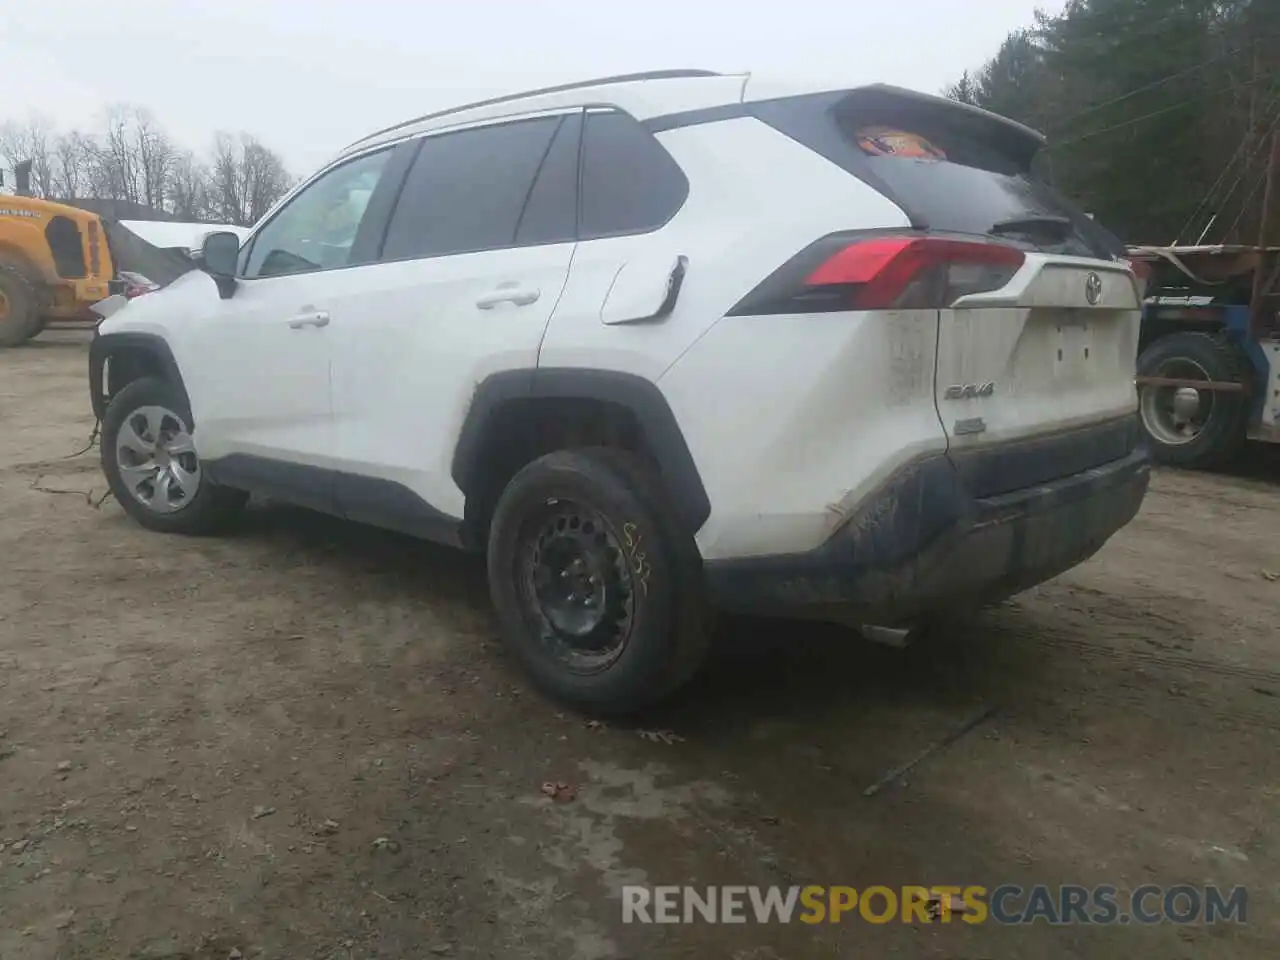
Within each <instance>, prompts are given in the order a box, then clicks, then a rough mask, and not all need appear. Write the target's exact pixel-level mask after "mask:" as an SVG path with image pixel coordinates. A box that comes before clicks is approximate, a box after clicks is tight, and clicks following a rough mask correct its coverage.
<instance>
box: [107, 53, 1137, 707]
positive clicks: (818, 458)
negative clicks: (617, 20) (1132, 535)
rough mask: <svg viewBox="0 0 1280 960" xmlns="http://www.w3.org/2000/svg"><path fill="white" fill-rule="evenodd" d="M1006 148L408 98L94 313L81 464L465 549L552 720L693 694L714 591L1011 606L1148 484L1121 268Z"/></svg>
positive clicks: (833, 603) (866, 99) (136, 492)
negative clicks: (191, 266) (548, 702)
mask: <svg viewBox="0 0 1280 960" xmlns="http://www.w3.org/2000/svg"><path fill="white" fill-rule="evenodd" d="M1041 146H1042V140H1041V138H1040V137H1039V135H1038V134H1036V133H1035V132H1033V131H1031V130H1028V129H1026V128H1025V127H1022V126H1020V125H1017V124H1015V123H1012V122H1010V121H1008V120H1005V119H1002V118H1000V117H997V116H994V115H991V114H989V113H985V112H983V111H980V110H976V109H973V108H970V107H967V106H963V105H960V104H957V103H953V102H950V101H947V100H942V99H939V98H935V97H930V96H926V95H922V94H918V93H914V92H911V91H907V90H901V89H897V88H892V87H886V86H879V85H877V86H867V87H859V88H856V89H845V90H835V91H829V90H828V91H820V92H804V91H799V92H797V91H796V90H794V89H791V90H786V89H782V88H775V87H771V86H769V85H768V84H767V83H766V82H765V81H763V80H761V79H759V78H753V77H751V76H747V75H738V76H724V75H718V74H712V73H706V72H702V71H669V72H663V73H655V74H645V75H638V76H629V77H619V78H613V79H608V80H600V81H593V82H591V83H583V84H574V85H569V86H564V87H558V88H554V89H549V90H539V91H535V92H532V93H528V94H523V95H520V96H513V97H504V98H501V99H497V100H491V101H487V102H485V103H479V104H474V105H470V106H466V107H460V108H458V109H456V110H449V111H445V112H442V113H437V114H432V115H430V116H426V117H422V118H419V119H416V120H410V121H407V122H405V123H403V124H400V125H398V126H396V127H393V128H391V129H388V130H384V131H381V132H379V133H375V134H373V135H371V136H369V137H368V138H366V139H364V140H361V141H359V142H358V143H355V144H353V145H352V146H350V147H348V148H347V149H346V150H345V151H343V153H342V154H341V155H340V156H339V157H338V158H337V159H335V160H334V161H333V162H332V163H331V164H329V165H328V166H327V167H325V168H324V169H323V170H321V171H320V172H318V173H317V174H315V175H314V176H312V177H311V178H310V179H308V180H306V181H305V182H304V183H303V184H302V185H301V186H299V187H298V188H297V189H295V190H294V191H293V192H292V193H291V194H290V195H289V196H288V197H286V198H285V199H284V200H283V201H282V202H281V203H280V204H278V205H277V206H276V208H275V209H274V210H273V211H272V212H271V213H270V214H269V215H268V216H267V217H265V218H264V219H263V220H262V222H260V223H259V224H258V225H257V226H256V227H255V229H254V230H253V231H252V233H251V235H250V236H249V237H248V238H247V239H246V240H245V241H244V242H243V243H241V242H240V241H239V239H238V238H237V237H235V236H232V235H230V234H212V235H210V236H209V237H208V238H207V240H206V243H205V246H204V250H203V254H202V267H203V272H201V271H192V272H191V273H188V274H187V275H185V276H183V277H181V278H180V279H179V280H177V281H176V282H174V283H173V284H171V285H170V286H169V287H167V288H166V289H164V290H162V291H160V292H159V293H156V294H152V295H150V296H147V297H144V298H142V299H140V300H138V301H136V302H133V303H132V304H130V305H129V306H128V307H126V308H125V309H123V310H121V311H120V312H118V313H117V314H115V315H113V316H111V317H109V318H108V319H107V320H106V321H104V322H103V323H102V324H101V327H100V329H99V335H98V336H97V338H96V339H95V341H94V344H93V347H92V354H91V365H90V380H91V391H92V398H93V404H94V409H95V411H96V412H97V413H98V414H99V415H100V416H101V417H102V420H103V445H102V451H103V467H104V469H105V471H106V475H107V478H108V480H109V482H110V484H111V488H112V490H113V491H114V493H115V495H116V496H117V498H118V499H119V501H120V503H121V504H123V505H124V507H125V509H126V510H128V511H129V513H130V514H132V515H133V516H134V517H135V518H136V519H137V520H138V521H139V522H141V523H142V524H143V525H145V526H147V527H149V528H152V529H155V530H161V531H172V532H176V533H200V532H205V531H208V530H210V529H212V528H214V527H216V526H217V525H218V524H219V522H220V521H222V520H224V519H225V518H226V517H227V515H228V514H229V513H230V512H232V511H234V510H235V509H236V508H239V507H240V506H241V505H242V504H243V503H244V502H245V500H246V497H247V496H248V494H250V493H254V494H262V495H265V496H268V497H271V498H274V499H278V500H283V501H289V502H292V503H295V504H300V505H303V506H307V507H313V508H316V509H318V510H322V511H327V512H329V513H333V514H337V515H340V516H343V517H348V518H351V519H353V520H359V521H365V522H369V523H373V524H377V525H380V526H383V527H388V528H391V529H394V530H399V531H404V532H407V533H409V534H413V535H416V536H421V537H426V538H430V539H432V540H438V541H442V542H444V543H448V544H453V545H457V546H459V547H462V548H465V549H469V550H477V551H487V554H488V570H489V579H490V585H491V589H492V595H493V602H494V605H495V607H496V608H497V613H498V617H499V619H500V622H501V626H502V630H503V632H504V634H505V636H506V638H507V640H508V641H509V642H510V643H511V645H512V647H513V648H514V650H515V652H516V653H517V654H518V655H519V657H520V659H521V660H522V661H523V663H524V664H525V665H526V666H527V667H528V669H529V670H530V672H531V673H532V674H533V676H534V677H535V678H536V680H537V681H538V682H539V683H540V684H541V685H542V686H543V687H544V688H545V689H548V690H549V691H551V692H552V693H553V694H555V695H557V696H558V697H560V698H562V699H564V700H566V701H568V702H571V703H573V704H576V705H578V706H580V707H583V708H586V709H593V710H606V711H626V710H631V709H634V708H638V707H640V706H642V705H644V704H646V703H648V702H650V701H653V700H655V699H657V698H659V697H661V696H662V695H664V694H665V693H667V692H669V691H671V690H672V689H673V688H674V687H676V686H677V685H679V684H680V683H681V682H682V681H684V680H685V679H686V678H688V677H689V676H690V674H691V673H692V672H693V671H694V669H695V668H696V667H697V666H698V664H699V662H700V661H701V658H702V655H703V653H704V651H705V645H706V637H707V614H708V611H711V610H715V609H729V610H734V611H744V612H761V613H772V612H778V613H796V614H802V615H809V616H813V617H818V618H829V619H834V620H840V621H844V622H852V623H856V624H862V625H868V626H873V627H892V628H899V627H909V626H913V625H916V624H921V623H925V622H928V621H936V620H937V619H938V618H939V616H940V615H943V614H946V615H950V612H952V611H954V610H955V609H957V608H958V607H960V606H963V607H965V608H969V607H973V606H975V605H978V604H981V603H984V602H988V601H993V600H998V599H1001V598H1004V597H1007V596H1009V595H1011V594H1013V593H1015V592H1017V591H1019V590H1022V589H1025V588H1027V587H1029V586H1032V585H1034V584H1036V583H1038V582H1041V581H1043V580H1045V579H1047V578H1049V577H1052V576H1054V575H1056V574H1058V573H1060V572H1062V571H1064V570H1066V569H1068V568H1070V567H1072V566H1073V565H1075V564H1077V563H1079V562H1081V561H1082V560H1084V559H1085V558H1086V557H1088V556H1090V555H1091V554H1093V553H1094V552H1095V551H1096V550H1098V548H1099V547H1100V546H1101V545H1102V544H1103V543H1104V542H1105V541H1106V540H1107V538H1108V537H1110V536H1111V535H1112V534H1113V533H1115V532H1116V530H1118V529H1120V528H1121V527H1122V526H1124V525H1125V524H1126V523H1127V522H1128V521H1129V520H1130V519H1131V518H1132V517H1133V516H1134V514H1135V513H1136V512H1137V510H1138V508H1139V505H1140V504H1141V501H1142V499H1143V496H1144V493H1145V491H1146V487H1147V482H1148V466H1147V462H1146V458H1145V455H1144V453H1143V451H1142V450H1141V449H1140V448H1139V445H1138V424H1137V418H1136V415H1135V412H1136V395H1135V390H1134V381H1133V377H1134V363H1135V351H1136V345H1137V339H1138V311H1139V290H1138V286H1137V281H1136V280H1135V277H1134V275H1133V274H1132V272H1131V271H1130V269H1129V266H1128V264H1127V263H1126V262H1124V261H1123V260H1121V259H1119V255H1120V254H1121V252H1122V248H1121V246H1120V245H1119V244H1118V243H1117V242H1116V241H1115V240H1114V238H1112V237H1111V235H1110V234H1108V233H1106V232H1105V231H1104V230H1103V229H1102V228H1100V227H1099V226H1097V225H1096V224H1094V223H1093V222H1092V221H1091V220H1090V219H1089V218H1088V217H1087V216H1085V215H1084V214H1082V213H1080V212H1079V211H1078V210H1077V209H1076V208H1075V207H1073V206H1071V205H1070V204H1069V203H1068V202H1066V201H1065V200H1063V199H1062V198H1061V197H1059V196H1058V195H1057V194H1055V193H1054V192H1053V191H1052V190H1051V189H1049V188H1048V187H1046V186H1045V185H1043V184H1042V183H1041V182H1040V181H1038V180H1037V179H1036V178H1035V177H1033V176H1032V175H1031V174H1030V173H1029V168H1030V165H1031V161H1032V159H1033V157H1034V156H1035V154H1036V153H1037V151H1038V150H1039V149H1040V147H1041Z"/></svg>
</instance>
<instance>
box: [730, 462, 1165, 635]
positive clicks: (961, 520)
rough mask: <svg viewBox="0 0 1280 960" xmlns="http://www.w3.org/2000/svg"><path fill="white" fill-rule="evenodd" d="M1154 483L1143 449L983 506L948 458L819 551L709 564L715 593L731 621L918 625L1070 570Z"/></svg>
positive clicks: (876, 503)
mask: <svg viewBox="0 0 1280 960" xmlns="http://www.w3.org/2000/svg"><path fill="white" fill-rule="evenodd" d="M966 472H968V471H966ZM1149 481H1150V465H1149V462H1148V456H1147V453H1146V450H1145V449H1143V448H1140V447H1139V448H1136V449H1130V450H1129V451H1128V452H1127V453H1125V454H1124V455H1123V456H1121V457H1119V458H1117V459H1114V460H1110V461H1109V462H1106V463H1104V464H1102V465H1099V466H1096V467H1092V468H1090V469H1087V470H1083V471H1081V472H1078V473H1073V474H1071V475H1069V476H1065V477H1061V478H1059V479H1056V480H1053V481H1050V482H1045V483H1038V484H1036V485H1034V486H1030V487H1027V488H1025V489H1020V490H1015V491H1012V492H1008V493H1002V494H1000V495H998V496H989V497H974V496H973V495H972V493H971V492H970V490H969V487H968V486H967V485H966V481H965V479H964V477H963V476H962V475H961V473H960V472H959V471H957V470H956V468H955V466H954V465H953V464H952V462H951V461H950V460H949V459H948V458H947V457H946V456H944V455H939V456H935V457H930V458H928V459H925V460H921V461H918V462H916V463H913V464H911V465H910V466H908V467H907V468H905V469H904V470H902V471H901V472H900V473H898V474H897V475H896V476H895V477H894V478H893V479H892V480H891V481H890V482H889V483H888V484H887V485H886V486H884V487H883V488H881V490H880V491H879V492H878V493H877V494H876V495H875V496H874V497H872V498H871V500H870V501H869V502H868V503H867V504H865V505H864V506H863V507H862V508H861V509H860V510H859V511H858V513H857V514H856V515H855V516H853V517H852V518H851V519H850V520H849V522H848V523H846V524H845V525H844V526H842V527H841V528H840V529H839V530H838V531H837V532H836V533H835V534H834V535H833V536H832V537H831V538H830V539H829V540H828V541H827V542H826V543H825V544H823V545H822V546H821V547H819V548H817V549H816V550H813V551H810V552H808V553H802V554H790V555H785V556H767V557H752V558H747V559H734V560H717V561H710V562H708V563H707V565H706V571H707V577H708V582H709V586H710V589H711V592H712V596H713V598H714V599H715V601H716V602H717V603H718V605H720V606H721V607H723V608H725V609H728V610H732V611H738V612H744V613H761V614H796V615H804V616H813V617H819V618H830V619H837V620H842V621H848V620H854V621H857V622H865V623H877V624H886V625H891V624H910V623H914V622H917V621H920V620H924V619H929V618H930V617H932V616H934V615H936V614H938V613H941V612H943V611H945V610H947V609H948V608H954V607H958V606H959V607H974V606H978V605H982V604H986V603H993V602H997V601H999V600H1003V599H1005V598H1007V597H1010V596H1013V595H1014V594H1016V593H1019V592H1021V591H1023V590H1026V589H1028V588H1029V587H1032V586H1035V585H1036V584H1038V583H1042V582H1044V581H1045V580H1048V579H1050V578H1051V577H1054V576H1057V575H1058V574H1060V573H1063V572H1064V571H1066V570H1069V569H1071V568H1072V567H1074V566H1076V565H1077V564H1079V563H1081V562H1082V561H1084V560H1086V559H1087V558H1089V557H1090V556H1092V555H1093V554H1094V553H1096V552H1097V551H1098V550H1099V548H1101V547H1102V545H1103V544H1104V543H1106V541H1107V540H1108V539H1109V538H1110V537H1111V535H1112V534H1114V533H1115V532H1116V531H1117V530H1119V529H1120V528H1121V527H1123V526H1125V524H1127V523H1128V522H1129V521H1130V520H1132V519H1133V517H1134V516H1135V515H1136V514H1137V512H1138V509H1139V507H1141V505H1142V500H1143V497H1144V496H1145V495H1146V491H1147V485H1148V483H1149Z"/></svg>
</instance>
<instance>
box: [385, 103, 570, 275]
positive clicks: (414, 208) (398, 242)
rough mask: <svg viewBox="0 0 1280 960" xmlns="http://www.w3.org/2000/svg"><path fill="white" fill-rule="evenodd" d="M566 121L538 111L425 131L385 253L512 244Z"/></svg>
mask: <svg viewBox="0 0 1280 960" xmlns="http://www.w3.org/2000/svg"><path fill="white" fill-rule="evenodd" d="M561 122H562V118H561V117H540V118H538V119H535V120H519V121H516V122H514V123H504V124H501V125H499V126H493V127H481V128H478V129H475V130H461V131H459V132H457V133H446V134H441V135H439V136H434V137H427V138H425V139H424V140H423V141H422V146H421V148H420V149H419V151H418V156H417V158H416V159H415V160H414V163H413V167H412V168H411V169H410V170H409V175H408V177H407V178H406V180H405V183H404V187H403V188H402V190H401V193H400V200H399V202H398V203H397V204H396V210H395V213H394V214H393V215H392V217H391V222H390V224H389V225H388V227H387V236H386V240H385V241H384V242H383V247H382V259H383V260H406V259H415V258H419V257H439V256H445V255H447V254H456V253H469V252H473V251H478V250H493V249H498V248H502V247H510V246H514V245H515V243H516V231H517V229H518V228H519V225H520V221H521V215H522V213H523V212H524V209H525V202H526V200H527V199H528V198H529V194H530V188H531V187H532V186H533V182H534V177H535V176H536V175H537V173H538V170H539V168H540V167H541V166H542V162H543V159H544V158H545V157H546V156H547V153H548V150H549V148H550V147H551V146H552V141H553V139H555V138H556V133H557V131H558V130H559V129H560V125H561ZM551 232H554V230H552V231H551ZM530 242H533V241H530Z"/></svg>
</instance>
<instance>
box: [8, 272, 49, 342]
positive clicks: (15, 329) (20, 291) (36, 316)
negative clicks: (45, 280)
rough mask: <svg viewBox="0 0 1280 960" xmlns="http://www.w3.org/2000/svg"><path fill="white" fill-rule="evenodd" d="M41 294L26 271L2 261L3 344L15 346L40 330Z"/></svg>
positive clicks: (41, 324)
mask: <svg viewBox="0 0 1280 960" xmlns="http://www.w3.org/2000/svg"><path fill="white" fill-rule="evenodd" d="M43 325H44V324H43V323H42V322H41V318H40V296H39V289H38V287H37V286H36V284H35V283H34V282H33V281H32V280H31V278H29V277H28V276H27V275H26V274H25V273H23V272H22V271H21V270H19V269H18V268H17V267H14V266H12V265H10V264H7V263H0V347H16V346H18V345H19V344H22V343H26V342H27V341H28V340H30V339H31V338H32V337H34V336H35V335H36V334H37V333H39V332H40V329H41V327H42V326H43Z"/></svg>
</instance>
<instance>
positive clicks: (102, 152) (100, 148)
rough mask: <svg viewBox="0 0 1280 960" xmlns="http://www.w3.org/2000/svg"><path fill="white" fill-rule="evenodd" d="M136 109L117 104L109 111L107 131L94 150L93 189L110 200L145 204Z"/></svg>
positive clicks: (98, 194) (97, 194)
mask: <svg viewBox="0 0 1280 960" xmlns="http://www.w3.org/2000/svg"><path fill="white" fill-rule="evenodd" d="M132 127H133V110H132V109H131V108H130V107H127V106H114V107H112V108H111V109H110V110H108V111H107V122H106V130H105V132H104V133H103V134H102V136H101V137H99V138H98V140H97V143H96V149H95V150H94V158H93V159H94V162H93V168H94V169H93V190H94V193H95V195H96V196H98V197H101V198H103V199H107V200H127V201H129V202H130V203H141V202H142V193H141V190H140V189H139V184H140V182H141V177H140V176H139V169H138V168H139V159H138V154H137V150H136V149H135V147H134V139H133V131H132Z"/></svg>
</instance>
